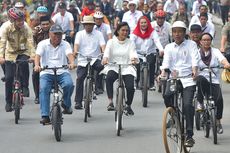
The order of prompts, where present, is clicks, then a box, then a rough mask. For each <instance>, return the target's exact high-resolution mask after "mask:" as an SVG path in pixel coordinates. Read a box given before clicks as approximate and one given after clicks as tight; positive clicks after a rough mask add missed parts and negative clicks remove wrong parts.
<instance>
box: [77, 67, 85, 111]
mask: <svg viewBox="0 0 230 153" xmlns="http://www.w3.org/2000/svg"><path fill="white" fill-rule="evenodd" d="M86 75H87V68H86V67H82V66H78V67H77V79H76V92H75V102H76V105H78V106H79V107H80V106H81V107H82V99H83V89H84V80H85V77H86Z"/></svg>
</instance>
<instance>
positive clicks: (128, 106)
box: [125, 105, 134, 116]
mask: <svg viewBox="0 0 230 153" xmlns="http://www.w3.org/2000/svg"><path fill="white" fill-rule="evenodd" d="M125 115H127V116H128V115H131V116H132V115H134V112H133V110H132V108H131V106H130V105H127V106H126V107H125Z"/></svg>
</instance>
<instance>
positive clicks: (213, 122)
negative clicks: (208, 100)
mask: <svg viewBox="0 0 230 153" xmlns="http://www.w3.org/2000/svg"><path fill="white" fill-rule="evenodd" d="M210 112H211V125H212V134H213V143H214V144H217V126H216V111H215V108H214V109H211V111H210Z"/></svg>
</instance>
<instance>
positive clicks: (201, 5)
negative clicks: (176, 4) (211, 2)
mask: <svg viewBox="0 0 230 153" xmlns="http://www.w3.org/2000/svg"><path fill="white" fill-rule="evenodd" d="M201 7H205V8H206V9H207V8H208V7H207V5H201V6H200V7H199V9H200V8H201Z"/></svg>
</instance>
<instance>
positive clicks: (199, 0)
mask: <svg viewBox="0 0 230 153" xmlns="http://www.w3.org/2000/svg"><path fill="white" fill-rule="evenodd" d="M201 5H207V3H206V2H205V1H204V0H196V1H195V2H193V5H192V16H194V15H196V14H197V13H199V7H200V6H201Z"/></svg>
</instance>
